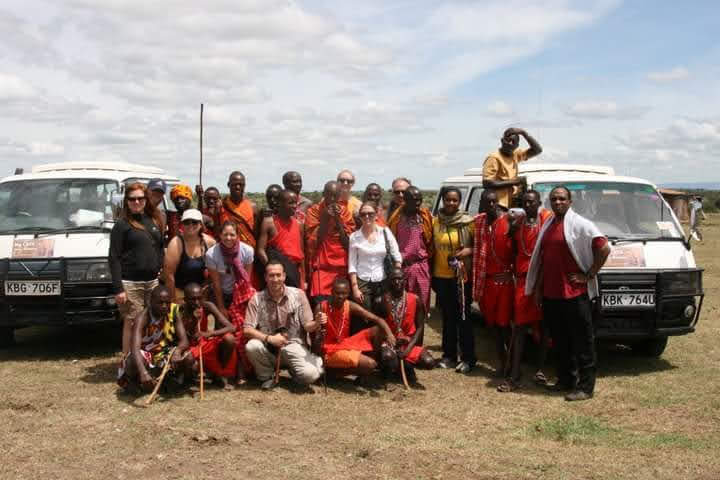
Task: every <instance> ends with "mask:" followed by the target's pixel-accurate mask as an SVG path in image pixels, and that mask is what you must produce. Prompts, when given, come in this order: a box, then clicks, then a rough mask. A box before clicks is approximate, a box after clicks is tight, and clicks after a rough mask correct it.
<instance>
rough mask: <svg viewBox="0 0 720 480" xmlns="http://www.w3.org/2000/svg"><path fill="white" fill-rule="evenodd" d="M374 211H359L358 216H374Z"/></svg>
mask: <svg viewBox="0 0 720 480" xmlns="http://www.w3.org/2000/svg"><path fill="white" fill-rule="evenodd" d="M374 216H375V212H360V217H362V218H368V217H374Z"/></svg>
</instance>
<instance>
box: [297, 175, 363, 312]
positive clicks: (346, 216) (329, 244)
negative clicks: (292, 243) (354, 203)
mask: <svg viewBox="0 0 720 480" xmlns="http://www.w3.org/2000/svg"><path fill="white" fill-rule="evenodd" d="M339 196H340V190H339V188H338V183H337V182H335V181H330V182H327V183H326V184H325V188H324V189H323V199H322V200H321V201H320V203H316V204H315V205H313V206H312V207H310V208H309V209H308V211H307V214H306V216H305V246H306V255H305V258H306V259H307V264H308V267H309V268H308V270H309V283H310V295H309V296H310V298H311V300H312V301H313V303H314V304H317V303H318V302H319V301H321V300H326V299H327V298H328V297H329V296H330V294H331V291H332V284H333V281H334V280H335V278H336V277H338V276H340V277H347V274H348V241H349V240H348V238H349V235H350V233H352V232H353V230H354V228H355V221H354V219H353V216H352V214H351V213H350V211H349V210H348V209H347V208H345V207H344V206H342V205H341V204H340V203H339V202H338V200H339Z"/></svg>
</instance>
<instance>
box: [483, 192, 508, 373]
mask: <svg viewBox="0 0 720 480" xmlns="http://www.w3.org/2000/svg"><path fill="white" fill-rule="evenodd" d="M480 211H481V212H482V213H480V214H479V215H478V216H477V217H475V244H474V249H473V300H475V301H477V303H478V305H479V307H480V311H481V312H482V314H483V317H484V318H485V324H486V325H487V326H489V327H494V328H495V329H496V337H497V338H496V340H497V354H498V364H499V365H498V369H497V374H498V375H504V372H505V366H506V362H507V358H506V357H507V355H506V353H507V349H508V348H509V345H508V342H509V341H510V325H511V322H512V319H513V303H514V302H515V285H514V278H513V270H514V266H513V264H514V263H515V252H514V249H513V242H512V237H511V236H510V222H509V217H508V216H507V214H505V213H504V212H503V210H501V209H500V207H499V205H498V203H497V195H496V193H495V192H494V191H493V190H483V192H482V195H481V197H480Z"/></svg>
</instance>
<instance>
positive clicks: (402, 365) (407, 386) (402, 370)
mask: <svg viewBox="0 0 720 480" xmlns="http://www.w3.org/2000/svg"><path fill="white" fill-rule="evenodd" d="M400 374H401V375H402V381H403V385H405V390H410V384H409V383H408V379H407V375H406V374H405V360H404V359H402V358H401V359H400Z"/></svg>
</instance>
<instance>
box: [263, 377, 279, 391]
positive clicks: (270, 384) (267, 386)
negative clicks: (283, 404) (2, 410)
mask: <svg viewBox="0 0 720 480" xmlns="http://www.w3.org/2000/svg"><path fill="white" fill-rule="evenodd" d="M275 387H277V383H275V379H274V378H268V379H267V380H265V381H264V382H262V384H261V385H260V390H272V389H273V388H275Z"/></svg>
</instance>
